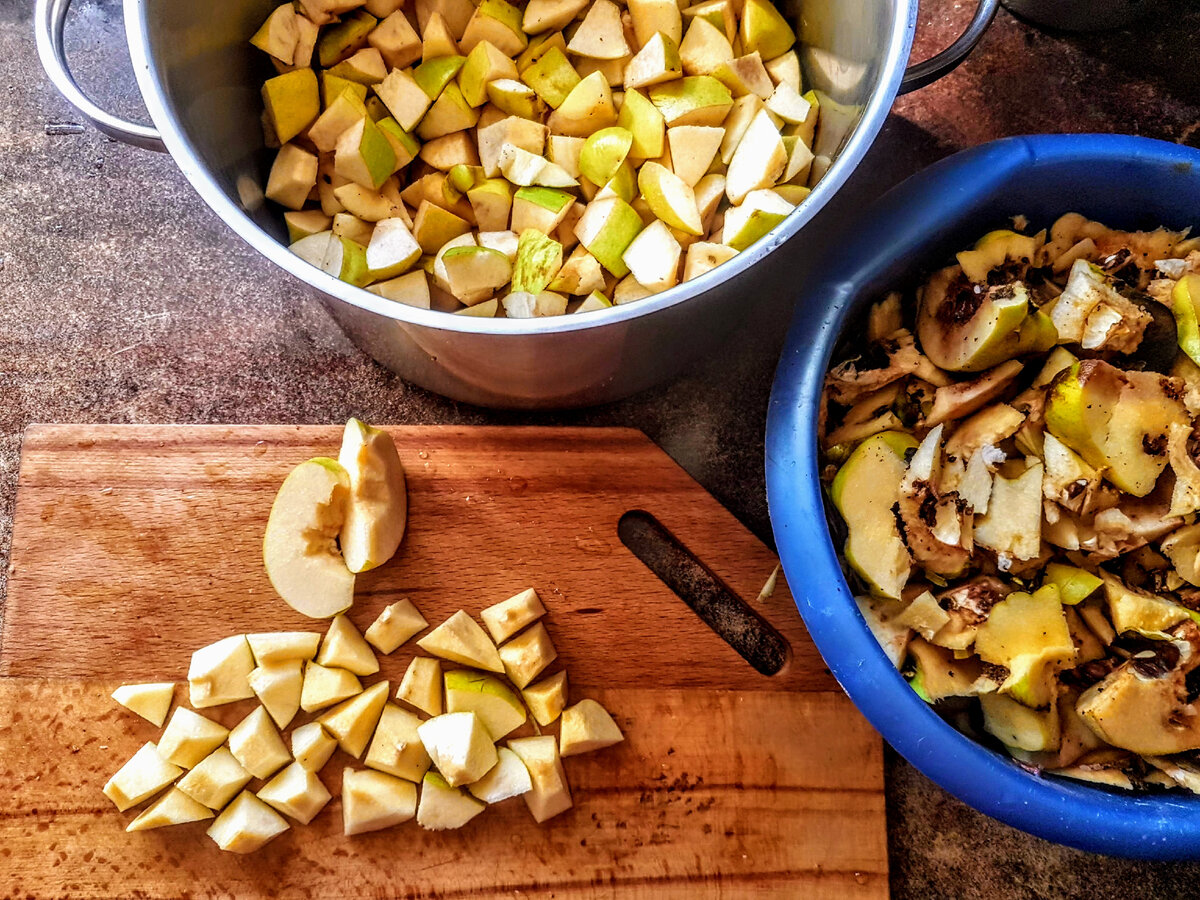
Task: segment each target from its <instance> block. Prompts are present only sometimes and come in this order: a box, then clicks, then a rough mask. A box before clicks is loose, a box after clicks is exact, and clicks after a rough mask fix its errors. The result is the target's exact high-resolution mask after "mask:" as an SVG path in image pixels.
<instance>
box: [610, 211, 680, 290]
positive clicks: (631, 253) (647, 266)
mask: <svg viewBox="0 0 1200 900" xmlns="http://www.w3.org/2000/svg"><path fill="white" fill-rule="evenodd" d="M682 255H683V249H682V248H681V247H680V246H679V241H677V240H675V238H674V237H673V236H672V235H671V230H670V229H669V228H667V226H666V225H664V224H663V223H662V222H654V223H652V224H651V225H649V226H648V227H646V228H645V229H644V230H643V231H642V232H641V233H640V234H639V235H638V236H637V237H635V238H634V239H633V242H632V243H631V244H630V245H629V246H628V247H626V248H625V253H624V254H622V256H621V258H622V259H623V260H624V261H625V265H627V266H628V267H629V271H630V272H631V273H632V274H633V277H634V278H636V279H637V280H638V283H639V284H642V285H643V286H645V287H646V288H647V289H648V290H651V291H654V292H658V291H665V290H667V289H668V288H672V287H674V286H675V285H676V284H678V282H679V260H680V257H681V256H682Z"/></svg>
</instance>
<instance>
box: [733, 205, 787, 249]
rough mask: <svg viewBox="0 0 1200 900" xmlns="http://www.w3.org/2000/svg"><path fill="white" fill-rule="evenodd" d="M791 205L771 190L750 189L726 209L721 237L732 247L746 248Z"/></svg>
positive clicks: (766, 230)
mask: <svg viewBox="0 0 1200 900" xmlns="http://www.w3.org/2000/svg"><path fill="white" fill-rule="evenodd" d="M792 209H794V207H793V206H792V205H791V204H790V203H788V202H787V201H786V200H784V199H783V198H782V197H780V196H779V195H778V194H776V193H775V192H774V191H766V190H757V191H751V192H750V193H749V194H747V195H746V199H745V200H743V201H742V203H741V205H740V206H731V207H730V208H729V209H727V210H725V225H724V227H723V228H722V230H721V241H722V243H725V244H727V245H728V246H730V247H732V248H733V249H734V250H739V251H741V250H745V249H746V248H747V247H749V246H750V245H751V244H753V243H754V242H755V241H757V240H759V239H760V238H763V237H765V236H766V235H767V234H768V233H769V232H770V231H771V229H772V228H774V227H775V226H776V225H778V224H779V223H780V222H782V221H783V220H784V219H786V218H787V217H788V215H789V214H790V213H791V211H792Z"/></svg>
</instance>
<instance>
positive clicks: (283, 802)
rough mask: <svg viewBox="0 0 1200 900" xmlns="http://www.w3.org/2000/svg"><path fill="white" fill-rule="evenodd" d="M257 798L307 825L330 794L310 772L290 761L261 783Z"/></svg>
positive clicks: (329, 798)
mask: <svg viewBox="0 0 1200 900" xmlns="http://www.w3.org/2000/svg"><path fill="white" fill-rule="evenodd" d="M258 799H259V800H262V801H263V802H264V803H266V804H268V805H269V806H271V807H273V808H274V809H277V810H278V811H279V812H281V813H283V814H284V815H287V816H290V817H291V818H293V819H295V820H296V821H297V822H299V823H300V824H302V825H307V824H308V823H309V822H311V821H312V820H313V819H314V818H315V817H316V815H317V813H319V812H320V811H321V810H322V809H324V808H325V804H327V803H328V802H329V801H330V800H331V799H332V796H331V795H330V793H329V791H328V790H327V789H326V787H325V785H323V784H322V783H321V779H319V778H318V777H317V776H316V774H315V773H314V772H311V771H309V770H308V769H306V768H304V766H302V765H300V764H299V763H295V762H294V763H292V764H291V765H289V766H288V767H287V768H285V769H284V770H283V771H282V772H280V773H279V774H278V775H276V776H275V777H274V778H272V779H271V780H270V781H268V782H267V783H266V784H265V785H263V787H262V788H261V789H260V790H259V792H258Z"/></svg>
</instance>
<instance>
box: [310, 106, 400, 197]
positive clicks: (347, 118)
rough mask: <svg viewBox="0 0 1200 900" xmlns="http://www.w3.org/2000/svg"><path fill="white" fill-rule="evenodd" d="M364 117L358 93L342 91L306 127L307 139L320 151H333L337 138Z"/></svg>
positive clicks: (365, 110)
mask: <svg viewBox="0 0 1200 900" xmlns="http://www.w3.org/2000/svg"><path fill="white" fill-rule="evenodd" d="M379 87H382V85H380V86H379ZM366 118H369V117H368V116H367V107H366V105H365V104H364V103H363V101H362V100H360V99H359V98H358V95H357V94H355V93H354V92H353V91H342V92H341V93H340V94H338V95H337V97H335V98H334V100H333V102H332V103H330V104H329V106H328V107H327V108H326V109H325V111H324V112H323V113H321V115H320V116H319V117H318V118H317V120H316V121H315V122H313V123H312V127H311V128H309V129H308V139H309V140H310V141H312V142H313V146H315V147H316V148H317V149H318V150H320V151H321V152H322V153H333V152H334V151H335V150H336V148H337V142H338V138H340V137H341V136H342V134H343V133H344V132H345V131H346V130H347V129H348V128H350V127H351V126H353V125H354V124H355V123H357V122H359V121H361V120H362V119H366ZM342 177H343V178H344V177H345V176H342ZM343 183H344V182H343ZM336 186H337V185H334V187H336Z"/></svg>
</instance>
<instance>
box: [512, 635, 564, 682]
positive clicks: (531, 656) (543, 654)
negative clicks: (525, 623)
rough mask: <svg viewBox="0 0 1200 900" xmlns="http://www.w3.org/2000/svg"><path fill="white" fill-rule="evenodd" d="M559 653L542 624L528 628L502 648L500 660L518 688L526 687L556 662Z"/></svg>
mask: <svg viewBox="0 0 1200 900" xmlns="http://www.w3.org/2000/svg"><path fill="white" fill-rule="evenodd" d="M557 657H558V652H557V651H556V650H555V649H554V644H553V643H552V642H551V640H550V634H549V633H548V632H547V631H546V626H545V625H543V624H542V623H541V622H538V623H537V624H535V625H533V626H531V627H530V628H527V629H526V630H525V631H523V632H521V633H520V634H519V635H517V636H516V637H515V638H512V639H511V640H509V641H508V642H507V643H505V644H503V645H501V647H500V659H501V660H502V661H503V663H504V671H505V672H506V673H507V674H508V679H509V681H511V682H512V683H513V684H515V685H516V686H517V687H518V688H524V687H526V686H527V685H528V684H529V683H530V682H531V681H533V679H534V678H536V677H537V676H538V673H540V672H541V671H542V670H543V669H545V668H546V666H548V665H550V663H552V662H554V660H555V659H556V658H557Z"/></svg>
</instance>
